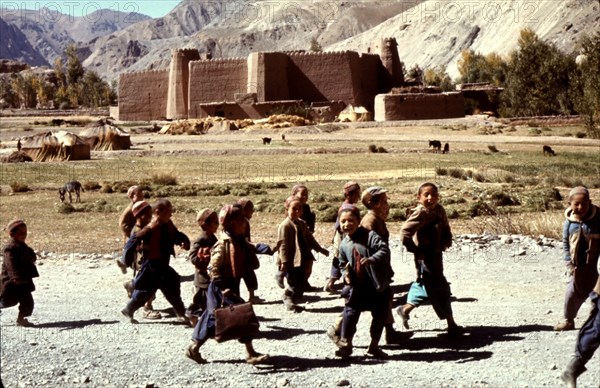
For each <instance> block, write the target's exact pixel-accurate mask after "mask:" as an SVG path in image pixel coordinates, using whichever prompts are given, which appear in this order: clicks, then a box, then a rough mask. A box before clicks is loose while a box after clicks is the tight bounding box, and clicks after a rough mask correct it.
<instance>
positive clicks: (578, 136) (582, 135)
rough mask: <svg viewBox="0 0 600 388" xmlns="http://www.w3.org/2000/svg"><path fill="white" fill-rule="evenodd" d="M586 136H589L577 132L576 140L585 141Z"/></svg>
mask: <svg viewBox="0 0 600 388" xmlns="http://www.w3.org/2000/svg"><path fill="white" fill-rule="evenodd" d="M586 136H587V134H586V133H585V132H577V133H576V134H575V137H576V138H578V139H583V138H585V137H586Z"/></svg>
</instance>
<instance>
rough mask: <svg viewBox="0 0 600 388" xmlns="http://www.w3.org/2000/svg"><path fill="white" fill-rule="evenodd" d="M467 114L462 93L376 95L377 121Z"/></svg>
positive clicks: (442, 117) (445, 117) (425, 118)
mask: <svg viewBox="0 0 600 388" xmlns="http://www.w3.org/2000/svg"><path fill="white" fill-rule="evenodd" d="M464 116H465V101H464V97H463V95H462V93H460V92H451V93H440V94H424V93H415V94H379V95H377V97H375V121H391V120H429V119H447V118H455V117H464Z"/></svg>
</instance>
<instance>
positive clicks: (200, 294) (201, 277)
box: [186, 209, 219, 324]
mask: <svg viewBox="0 0 600 388" xmlns="http://www.w3.org/2000/svg"><path fill="white" fill-rule="evenodd" d="M196 222H197V223H198V226H200V229H201V230H202V232H200V236H198V238H197V239H196V240H194V242H193V243H192V248H191V249H190V253H189V255H188V259H189V260H190V261H191V262H192V264H193V265H194V267H195V268H196V270H195V272H194V289H195V293H194V298H193V300H192V304H190V305H189V307H188V309H187V311H186V316H187V317H188V318H190V320H191V321H192V324H195V321H197V319H198V317H199V316H200V315H202V312H203V311H204V310H206V290H207V289H208V285H209V284H210V275H209V274H208V263H209V262H210V251H211V249H212V247H213V246H214V245H215V244H216V243H217V241H218V238H217V236H216V233H217V229H218V228H219V216H218V215H217V213H216V212H215V211H213V210H211V209H202V210H200V211H199V212H198V215H197V216H196Z"/></svg>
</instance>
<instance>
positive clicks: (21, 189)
mask: <svg viewBox="0 0 600 388" xmlns="http://www.w3.org/2000/svg"><path fill="white" fill-rule="evenodd" d="M10 189H11V190H12V192H13V193H25V192H27V191H32V190H31V189H30V188H29V186H27V184H25V183H19V182H13V183H11V184H10Z"/></svg>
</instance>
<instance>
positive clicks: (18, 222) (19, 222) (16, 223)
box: [6, 219, 25, 234]
mask: <svg viewBox="0 0 600 388" xmlns="http://www.w3.org/2000/svg"><path fill="white" fill-rule="evenodd" d="M23 225H25V221H23V220H21V219H17V220H12V221H11V222H9V223H8V225H6V230H7V231H8V233H9V234H12V232H13V231H14V230H15V229H17V228H18V227H20V226H23Z"/></svg>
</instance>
